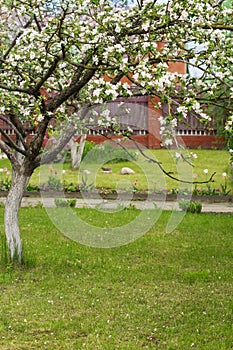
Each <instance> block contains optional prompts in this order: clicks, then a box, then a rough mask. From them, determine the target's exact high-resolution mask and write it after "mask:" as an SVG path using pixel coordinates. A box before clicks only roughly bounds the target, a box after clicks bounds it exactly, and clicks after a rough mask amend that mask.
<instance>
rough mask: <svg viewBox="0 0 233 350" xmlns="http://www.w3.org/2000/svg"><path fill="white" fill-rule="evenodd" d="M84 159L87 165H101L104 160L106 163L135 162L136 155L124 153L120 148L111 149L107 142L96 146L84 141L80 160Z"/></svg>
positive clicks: (130, 152)
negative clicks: (99, 163)
mask: <svg viewBox="0 0 233 350" xmlns="http://www.w3.org/2000/svg"><path fill="white" fill-rule="evenodd" d="M90 151H91V152H90ZM85 157H87V158H86V161H87V163H98V162H101V163H102V162H103V160H104V159H106V160H107V161H106V163H120V162H125V161H134V160H136V159H137V154H136V152H134V151H132V150H127V151H126V150H124V149H123V148H121V147H120V146H116V147H113V146H112V145H111V144H110V143H109V142H104V143H102V144H99V145H96V144H94V143H93V142H89V141H86V142H85V146H84V151H83V157H82V159H84V158H85Z"/></svg>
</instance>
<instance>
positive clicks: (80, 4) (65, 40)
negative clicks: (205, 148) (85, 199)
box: [0, 0, 233, 262]
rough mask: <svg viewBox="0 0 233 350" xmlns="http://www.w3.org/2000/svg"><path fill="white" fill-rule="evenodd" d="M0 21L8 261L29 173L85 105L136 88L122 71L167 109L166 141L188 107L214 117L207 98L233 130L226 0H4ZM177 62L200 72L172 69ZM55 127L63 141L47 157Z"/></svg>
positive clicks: (16, 249) (16, 243)
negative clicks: (8, 177) (8, 169)
mask: <svg viewBox="0 0 233 350" xmlns="http://www.w3.org/2000/svg"><path fill="white" fill-rule="evenodd" d="M0 19H1V20H0V33H1V35H0V120H1V121H2V123H4V124H5V125H6V126H8V127H9V128H11V129H13V130H14V134H15V137H10V136H9V135H8V134H7V133H6V131H5V129H4V128H3V127H1V128H0V133H1V135H2V137H1V139H0V149H1V150H2V151H3V152H4V153H5V154H6V155H7V157H8V159H9V160H10V162H11V164H12V169H13V178H12V187H11V189H10V191H9V194H8V197H7V200H6V206H5V232H6V236H7V242H8V246H9V251H10V257H11V259H12V260H13V259H14V258H16V259H17V260H18V261H19V262H21V261H22V245H21V239H20V232H19V225H18V211H19V208H20V203H21V199H22V195H23V191H24V189H25V188H26V186H27V183H28V181H29V179H30V176H31V175H32V173H33V171H34V170H35V169H36V168H37V167H38V166H39V165H40V164H44V163H46V162H49V161H50V160H52V159H53V158H54V157H56V156H57V154H58V153H59V152H60V151H61V150H62V148H63V147H64V146H65V145H66V144H67V143H68V141H69V140H70V139H71V137H72V136H73V135H74V133H75V132H76V131H77V130H79V129H82V130H83V128H85V127H86V128H88V125H89V123H90V120H89V121H88V122H87V119H86V117H87V114H88V113H87V112H86V111H87V110H88V108H87V107H90V106H92V105H96V104H102V103H104V102H108V101H112V100H114V99H115V98H116V97H118V96H125V97H127V96H131V95H132V94H133V92H132V91H133V90H132V89H131V88H130V84H127V83H123V82H122V77H127V78H128V81H129V82H131V83H132V84H135V85H137V86H138V89H136V90H135V91H137V94H138V93H140V94H148V95H150V96H152V97H153V96H157V97H159V98H160V99H161V102H162V103H166V104H168V105H169V106H170V107H171V108H169V111H170V112H169V114H168V115H167V117H166V118H165V119H162V118H161V124H162V127H163V128H162V133H164V135H165V136H166V139H165V142H166V143H167V145H169V144H171V143H172V138H173V136H174V132H173V130H174V126H175V125H176V123H177V118H178V119H179V118H186V116H187V113H188V112H189V111H191V110H192V111H194V112H195V113H196V115H197V117H198V118H201V119H202V120H203V121H204V122H205V121H208V120H209V118H210V116H209V115H208V114H207V109H206V107H205V106H206V105H208V106H209V105H210V104H213V105H215V106H218V107H219V108H221V109H223V110H224V115H225V116H226V118H227V122H226V131H227V132H228V133H229V134H232V133H233V106H232V99H233V79H232V76H233V74H232V73H233V72H232V66H233V65H232V63H233V59H232V57H233V47H232V31H233V26H232V25H231V23H232V10H231V9H228V8H225V7H224V2H223V1H221V0H219V1H218V0H201V1H200V0H191V1H189V3H187V1H186V0H179V1H177V0H171V1H169V2H167V3H164V2H159V1H153V0H138V1H137V2H134V3H133V4H132V3H131V4H126V2H121V1H119V2H111V1H108V0H78V1H77V0H56V1H52V0H51V1H49V0H30V1H29V0H25V1H19V0H0ZM159 43H163V45H160V46H159V47H158V44H159ZM177 61H178V62H183V63H185V64H187V65H188V66H189V67H195V68H196V69H197V70H196V72H198V74H196V75H195V74H194V75H189V74H188V73H187V74H179V73H175V72H173V73H172V72H170V71H169V69H168V67H169V64H171V62H177ZM174 106H175V108H174ZM51 124H52V125H53V127H54V128H56V127H57V126H59V130H60V137H59V139H58V140H57V142H56V143H55V144H54V145H53V146H52V147H50V148H49V149H48V150H47V151H46V152H44V153H43V154H42V153H41V150H42V146H43V142H44V137H45V135H46V132H47V129H48V127H49V126H51ZM32 129H33V130H34V131H35V132H34V134H33V136H31V139H30V141H29V142H28V138H27V136H28V134H29V133H31V130H32ZM61 130H62V132H61Z"/></svg>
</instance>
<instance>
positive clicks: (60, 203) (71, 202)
mask: <svg viewBox="0 0 233 350" xmlns="http://www.w3.org/2000/svg"><path fill="white" fill-rule="evenodd" d="M54 203H55V205H56V207H63V208H64V207H71V208H74V207H75V205H76V199H67V200H66V199H63V198H55V199H54Z"/></svg>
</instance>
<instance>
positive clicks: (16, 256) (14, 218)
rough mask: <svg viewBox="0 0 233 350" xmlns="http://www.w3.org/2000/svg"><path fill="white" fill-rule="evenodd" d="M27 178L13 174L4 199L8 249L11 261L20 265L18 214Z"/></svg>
mask: <svg viewBox="0 0 233 350" xmlns="http://www.w3.org/2000/svg"><path fill="white" fill-rule="evenodd" d="M29 178H30V177H29V176H28V175H25V174H18V173H16V174H14V176H13V180H12V186H11V189H10V190H9V193H8V196H7V198H6V204H5V213H4V224H5V233H6V238H7V244H8V249H9V253H10V259H11V261H14V260H16V261H18V262H19V263H20V264H21V263H22V242H21V238H20V231H19V221H18V214H19V209H20V205H21V200H22V197H23V192H24V190H25V189H26V186H27V183H28V181H29Z"/></svg>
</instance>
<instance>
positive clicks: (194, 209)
mask: <svg viewBox="0 0 233 350" xmlns="http://www.w3.org/2000/svg"><path fill="white" fill-rule="evenodd" d="M179 208H180V209H181V210H182V211H187V212H189V213H198V214H199V213H201V211H202V203H201V202H193V201H189V200H187V199H182V200H181V201H180V202H179Z"/></svg>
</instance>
